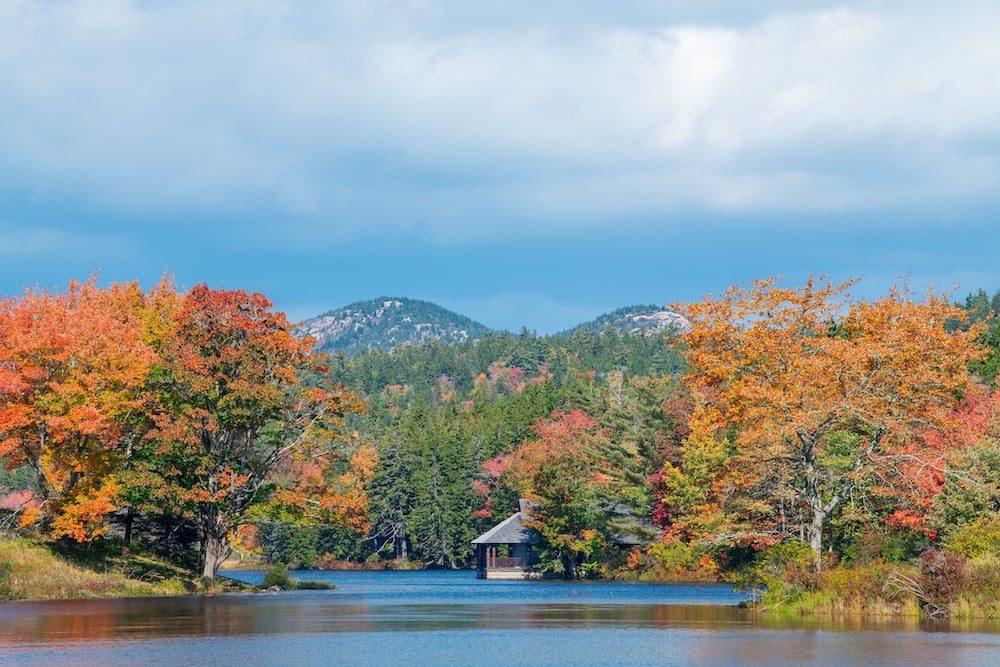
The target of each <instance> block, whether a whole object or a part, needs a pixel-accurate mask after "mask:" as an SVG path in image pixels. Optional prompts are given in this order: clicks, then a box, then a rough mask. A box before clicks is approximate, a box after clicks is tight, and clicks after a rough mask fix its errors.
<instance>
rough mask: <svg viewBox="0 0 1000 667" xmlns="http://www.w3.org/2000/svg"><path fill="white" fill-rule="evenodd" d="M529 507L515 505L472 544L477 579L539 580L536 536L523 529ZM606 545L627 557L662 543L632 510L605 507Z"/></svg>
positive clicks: (524, 503) (658, 534) (527, 504)
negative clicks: (631, 551) (632, 551)
mask: <svg viewBox="0 0 1000 667" xmlns="http://www.w3.org/2000/svg"><path fill="white" fill-rule="evenodd" d="M531 506H532V503H530V502H529V501H527V500H525V499H523V498H522V499H521V500H519V501H518V511H517V512H515V513H514V514H512V515H510V516H509V517H507V518H506V519H504V520H503V521H501V522H500V523H498V524H497V525H495V526H493V528H490V529H489V530H488V531H486V532H485V533H483V534H482V535H480V536H479V537H477V538H476V539H474V540H472V544H474V545H475V549H476V577H477V578H479V579H541V578H542V572H541V570H540V569H539V567H538V563H539V559H538V553H537V551H536V550H535V548H534V547H535V545H536V544H538V541H539V535H538V533H537V532H536V531H535V530H533V529H532V528H529V527H528V526H526V525H524V520H526V519H527V518H528V517H527V512H528V511H529V508H530V507H531ZM606 511H607V513H608V515H609V516H610V517H614V519H613V520H612V521H609V525H608V528H610V529H611V536H610V541H611V543H612V544H613V545H615V546H617V547H619V548H620V549H622V553H623V554H624V553H627V551H628V550H629V549H631V548H632V547H635V546H644V545H647V544H649V543H650V542H653V541H656V540H659V539H662V537H663V532H662V531H661V530H660V529H658V528H656V527H654V526H653V525H652V524H651V523H649V522H648V521H645V520H642V519H639V518H638V517H636V516H635V515H634V514H633V512H632V508H631V507H628V506H625V505H617V504H616V505H609V506H608V507H606Z"/></svg>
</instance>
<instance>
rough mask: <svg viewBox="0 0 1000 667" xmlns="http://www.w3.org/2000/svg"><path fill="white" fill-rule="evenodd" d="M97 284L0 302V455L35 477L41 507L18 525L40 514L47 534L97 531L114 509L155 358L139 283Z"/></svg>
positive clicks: (83, 535)
mask: <svg viewBox="0 0 1000 667" xmlns="http://www.w3.org/2000/svg"><path fill="white" fill-rule="evenodd" d="M96 282H97V279H96V276H95V277H92V278H91V279H90V280H88V281H87V282H85V283H78V282H73V283H71V284H70V286H69V288H68V290H67V291H66V292H65V293H62V294H59V293H52V292H49V291H45V290H28V291H26V292H25V294H24V295H23V296H21V297H19V298H11V299H4V300H3V301H2V302H0V458H2V459H3V460H4V462H5V465H7V466H8V467H15V466H18V465H23V464H28V465H30V466H31V467H32V468H34V470H35V473H36V475H37V479H38V487H39V489H40V493H41V496H42V498H41V501H42V502H41V504H40V506H39V507H38V508H37V509H32V510H30V511H26V512H25V513H24V516H23V517H22V522H23V523H30V522H32V521H33V520H34V519H35V518H36V517H37V516H38V515H40V514H42V513H44V514H45V515H46V516H47V517H49V518H50V519H51V529H52V533H53V535H54V536H57V537H59V536H67V537H71V538H74V539H76V540H89V539H91V538H93V537H95V536H97V535H100V534H101V533H102V532H103V531H104V518H105V516H106V515H107V514H108V513H110V512H111V511H113V510H114V509H115V508H116V503H117V500H118V494H119V482H118V473H119V471H120V470H121V469H122V468H123V467H124V466H125V462H126V461H127V460H128V458H129V457H130V456H131V453H132V450H133V447H134V445H135V443H136V442H137V441H138V439H140V438H141V437H142V436H143V434H144V433H145V430H146V428H147V421H146V419H145V412H144V401H145V394H144V391H143V388H144V383H145V380H146V377H147V374H148V371H149V368H150V365H151V364H152V361H153V358H154V357H153V353H152V351H151V350H150V349H149V348H148V347H147V346H146V345H145V343H144V341H143V337H142V336H143V327H144V320H143V315H142V314H143V308H144V298H145V297H144V294H143V293H142V291H141V290H140V289H139V287H138V286H137V285H136V284H135V283H130V284H113V285H111V286H110V287H108V288H107V289H101V288H99V287H98V286H97V284H96Z"/></svg>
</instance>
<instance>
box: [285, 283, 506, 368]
mask: <svg viewBox="0 0 1000 667" xmlns="http://www.w3.org/2000/svg"><path fill="white" fill-rule="evenodd" d="M488 331H489V329H488V328H487V327H486V326H484V325H482V324H480V323H479V322H476V321H474V320H472V319H470V318H468V317H465V316H464V315H459V314H458V313H455V312H452V311H450V310H447V309H445V308H442V307H441V306H438V305H435V304H433V303H430V302H428V301H420V300H419V299H407V298H403V297H379V298H377V299H372V300H369V301H357V302H355V303H352V304H349V305H347V306H344V307H343V308H338V309H336V310H331V311H329V312H327V313H324V314H323V315H320V316H319V317H314V318H312V319H310V320H306V321H305V322H303V323H302V325H301V326H300V327H299V330H298V333H299V334H300V335H303V336H312V337H313V338H315V339H316V340H317V348H318V349H320V350H324V351H328V352H333V351H338V350H342V351H344V352H346V353H348V354H352V353H354V352H359V351H361V350H364V349H368V348H379V349H383V350H390V349H392V348H394V347H396V346H398V345H415V344H419V343H423V342H426V341H430V340H441V341H444V342H446V343H462V342H464V341H467V340H470V339H478V338H482V337H483V336H484V335H485V334H486V333H487V332H488Z"/></svg>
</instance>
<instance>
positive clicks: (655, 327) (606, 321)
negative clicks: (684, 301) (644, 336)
mask: <svg viewBox="0 0 1000 667" xmlns="http://www.w3.org/2000/svg"><path fill="white" fill-rule="evenodd" d="M689 326H690V325H689V324H688V321H687V320H686V319H685V318H684V316H683V315H681V314H679V313H675V312H674V311H672V310H666V309H664V308H660V307H659V306H626V307H624V308H619V309H618V310H614V311H611V312H610V313H605V314H604V315H601V316H600V317H598V318H596V319H593V320H591V321H589V322H584V323H583V324H579V325H577V326H575V327H573V328H572V329H567V330H566V331H563V332H561V333H559V334H556V335H557V336H563V337H568V336H572V335H573V334H575V333H577V332H581V331H582V332H586V333H591V334H599V333H601V332H602V331H604V330H605V329H607V328H608V327H611V328H612V329H616V330H618V331H619V332H620V333H631V334H636V333H649V334H659V333H669V332H672V331H673V332H677V331H686V330H687V329H688V327H689Z"/></svg>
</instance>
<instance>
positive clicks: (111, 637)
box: [0, 573, 1000, 665]
mask: <svg viewBox="0 0 1000 667" xmlns="http://www.w3.org/2000/svg"><path fill="white" fill-rule="evenodd" d="M383 575H385V576H383ZM246 576H247V577H251V578H252V577H253V576H256V575H253V574H249V573H248V574H247V575H246ZM330 577H331V578H335V579H336V581H335V583H337V584H338V589H337V590H333V591H296V592H288V593H278V594H273V593H272V594H256V595H223V596H218V597H208V598H202V597H183V598H167V599H136V600H86V601H59V602H27V603H7V604H2V605H0V663H11V664H137V663H138V662H142V663H145V664H165V665H166V664H196V663H206V662H210V663H213V664H221V663H225V662H236V661H238V662H240V663H242V664H331V661H330V660H329V656H330V655H331V651H333V652H334V653H333V654H334V655H336V657H337V659H336V660H334V661H332V662H333V663H336V664H470V663H473V662H474V663H477V664H482V665H491V664H565V663H566V662H575V663H577V664H691V663H703V664H731V663H732V662H740V663H755V664H845V663H846V664H930V662H929V661H930V660H931V659H934V660H938V661H939V664H956V662H957V663H961V664H992V663H996V664H1000V624H997V623H995V622H983V621H967V622H951V623H948V622H936V623H926V622H920V621H918V620H916V619H857V618H822V619H802V618H780V617H773V616H759V615H756V614H754V613H752V612H750V611H747V610H743V609H739V608H737V607H736V606H734V604H733V600H734V594H733V593H732V591H731V590H729V589H727V588H725V587H668V586H657V585H641V584H640V585H588V584H575V585H546V584H536V583H526V582H517V584H516V585H507V584H503V585H497V584H496V583H495V582H478V583H477V580H475V579H473V578H472V577H471V575H469V574H468V573H338V574H336V575H330ZM735 599H738V596H736V598H735ZM706 600H708V601H711V600H716V601H717V602H718V603H717V604H706ZM512 647H513V648H514V649H516V650H515V651H513V652H512V650H511V649H512ZM140 654H141V660H140V659H139V656H140ZM958 658H960V660H958ZM940 661H943V662H940Z"/></svg>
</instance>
